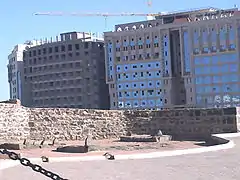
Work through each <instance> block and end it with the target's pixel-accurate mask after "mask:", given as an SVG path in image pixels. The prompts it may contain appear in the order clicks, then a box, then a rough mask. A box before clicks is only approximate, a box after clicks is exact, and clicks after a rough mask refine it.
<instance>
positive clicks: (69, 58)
mask: <svg viewBox="0 0 240 180" xmlns="http://www.w3.org/2000/svg"><path fill="white" fill-rule="evenodd" d="M23 62H24V65H23V66H24V86H23V87H24V97H23V104H24V105H25V106H30V107H65V108H66V107H70V108H93V109H109V93H108V88H107V85H106V83H105V66H104V43H103V38H100V37H97V36H95V35H93V34H91V33H80V32H69V33H62V34H61V35H60V37H58V36H57V37H56V41H54V42H53V40H52V38H51V39H50V40H44V42H42V45H39V46H35V47H32V48H29V49H28V50H26V51H24V53H23Z"/></svg>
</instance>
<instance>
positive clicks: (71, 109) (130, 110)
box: [0, 103, 240, 113]
mask: <svg viewBox="0 0 240 180" xmlns="http://www.w3.org/2000/svg"><path fill="white" fill-rule="evenodd" d="M0 107H6V108H14V107H21V108H24V109H29V110H33V111H34V110H36V111H37V110H50V111H52V110H60V111H76V110H77V111H89V112H91V111H94V112H159V111H163V112H166V111H190V110H201V111H204V110H223V109H233V108H235V109H236V110H237V111H238V112H239V113H240V107H225V108H184V109H164V110H134V109H129V110H101V109H77V108H38V107H36V108H35V107H34V108H31V107H25V106H20V105H18V104H11V103H0Z"/></svg>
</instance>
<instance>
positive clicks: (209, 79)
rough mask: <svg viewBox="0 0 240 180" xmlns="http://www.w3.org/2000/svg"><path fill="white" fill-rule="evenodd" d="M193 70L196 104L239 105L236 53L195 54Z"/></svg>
mask: <svg viewBox="0 0 240 180" xmlns="http://www.w3.org/2000/svg"><path fill="white" fill-rule="evenodd" d="M194 71H195V84H196V103H197V105H200V106H203V107H212V106H216V107H222V106H232V105H240V84H239V81H240V76H239V61H238V56H237V54H236V53H225V54H216V55H211V56H196V57H195V58H194Z"/></svg>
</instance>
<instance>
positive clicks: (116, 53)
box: [104, 8, 240, 109]
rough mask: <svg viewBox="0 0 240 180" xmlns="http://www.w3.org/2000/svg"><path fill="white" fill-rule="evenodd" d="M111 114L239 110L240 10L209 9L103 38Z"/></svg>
mask: <svg viewBox="0 0 240 180" xmlns="http://www.w3.org/2000/svg"><path fill="white" fill-rule="evenodd" d="M104 37H105V43H106V48H105V52H106V59H105V61H106V64H105V65H106V70H107V71H106V81H107V84H108V85H109V92H110V99H111V100H110V102H111V109H162V108H172V107H179V106H192V107H225V106H236V105H240V69H239V68H240V66H239V65H240V55H239V51H240V46H239V45H240V44H239V43H240V11H238V9H237V8H234V9H227V10H220V9H217V8H206V9H198V10H192V11H182V12H178V13H166V14H165V13H164V14H163V15H159V16H156V17H155V19H154V20H149V21H142V22H134V23H127V24H120V25H116V26H115V31H114V32H106V33H105V34H104Z"/></svg>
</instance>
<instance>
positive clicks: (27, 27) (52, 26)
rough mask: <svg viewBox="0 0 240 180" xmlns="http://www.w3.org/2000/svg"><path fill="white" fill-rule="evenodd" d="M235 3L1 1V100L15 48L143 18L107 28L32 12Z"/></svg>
mask: <svg viewBox="0 0 240 180" xmlns="http://www.w3.org/2000/svg"><path fill="white" fill-rule="evenodd" d="M237 2H239V1H238V0H228V1H219V0H211V1H207V0H201V1H194V0H192V1H189V0H182V1H177V0H169V1H162V0H152V7H150V8H149V7H148V6H147V0H118V1H117V0H86V1H85V0H65V1H63V0H35V1H33V0H21V1H19V0H1V1H0V22H1V26H0V84H1V87H2V88H1V89H0V100H5V99H8V98H9V86H8V82H7V67H6V65H7V56H8V54H9V53H10V52H11V50H12V48H13V47H14V45H16V44H19V43H23V42H24V41H26V40H31V39H40V38H45V37H51V36H53V37H55V36H56V35H58V34H60V33H61V32H67V31H88V32H89V31H93V32H104V31H106V30H113V27H114V25H115V24H120V23H125V22H131V21H140V20H144V17H109V18H108V19H107V28H106V27H105V21H104V18H103V17H73V16H72V17H69V16H59V17H51V16H34V15H33V13H34V12H42V11H43V12H46V11H47V12H49V11H64V12H83V13H84V12H109V13H117V12H119V13H121V12H143V13H147V12H161V11H175V10H184V9H190V8H199V7H207V6H213V7H218V8H231V7H233V6H234V4H236V5H240V4H238V3H237Z"/></svg>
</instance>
